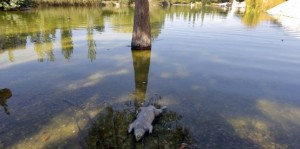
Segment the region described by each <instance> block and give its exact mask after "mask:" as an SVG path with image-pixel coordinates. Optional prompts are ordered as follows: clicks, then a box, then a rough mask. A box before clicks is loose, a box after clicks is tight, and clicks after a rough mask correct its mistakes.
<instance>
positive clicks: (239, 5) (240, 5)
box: [231, 0, 246, 8]
mask: <svg viewBox="0 0 300 149" xmlns="http://www.w3.org/2000/svg"><path fill="white" fill-rule="evenodd" d="M231 7H232V8H246V2H245V1H243V2H238V1H236V0H233V2H232V6H231Z"/></svg>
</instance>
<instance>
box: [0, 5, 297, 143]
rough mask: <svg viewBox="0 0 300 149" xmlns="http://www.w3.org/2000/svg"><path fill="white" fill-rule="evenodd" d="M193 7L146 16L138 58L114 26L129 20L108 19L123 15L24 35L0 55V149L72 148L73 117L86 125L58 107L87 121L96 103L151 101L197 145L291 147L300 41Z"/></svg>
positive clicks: (273, 29)
mask: <svg viewBox="0 0 300 149" xmlns="http://www.w3.org/2000/svg"><path fill="white" fill-rule="evenodd" d="M200 10H201V9H200ZM200 10H199V11H195V10H193V11H192V10H189V9H187V7H186V8H185V9H183V8H180V9H179V8H178V9H177V8H176V7H175V8H172V10H169V11H167V10H159V11H160V12H161V14H163V15H165V16H164V17H161V18H159V17H158V16H152V17H153V18H152V21H153V20H155V19H156V20H155V21H156V27H161V29H157V28H155V29H157V30H159V31H157V32H159V33H158V37H156V38H155V40H154V42H153V46H152V51H151V53H150V52H149V53H150V54H149V53H148V54H145V55H147V56H145V57H140V54H137V53H132V51H131V49H130V47H128V45H129V44H130V40H131V34H130V32H129V33H128V31H127V30H125V31H124V30H122V29H118V28H122V23H124V24H126V25H128V22H122V21H121V19H119V20H120V22H117V23H116V22H114V21H116V20H118V19H116V18H119V17H121V18H122V15H121V16H118V15H117V16H113V15H111V16H105V19H104V22H103V25H104V29H103V31H99V30H96V29H87V28H85V23H86V22H80V23H81V24H80V25H79V26H81V27H80V28H76V29H73V28H69V30H68V28H67V31H66V32H65V33H64V34H63V33H62V29H61V28H56V29H55V31H56V32H55V38H54V39H52V40H51V42H50V43H52V45H50V44H49V42H48V43H45V42H41V43H33V42H32V40H31V39H30V38H32V37H31V36H30V37H27V38H26V47H25V48H24V47H21V48H19V47H16V48H7V49H4V50H2V51H3V52H1V53H0V64H1V65H0V70H1V72H0V74H1V76H2V77H1V78H0V82H1V86H0V87H1V88H9V89H10V90H11V91H12V93H13V97H11V98H10V99H9V100H8V101H7V104H8V106H9V110H10V113H11V115H10V116H6V115H5V113H4V111H0V112H1V113H0V114H1V118H0V121H1V124H0V130H1V131H0V134H1V135H0V136H1V137H0V146H1V145H4V146H5V147H19V148H21V147H23V148H24V147H27V148H32V147H40V148H43V147H53V146H66V145H70V144H72V145H75V146H76V145H78V142H77V138H76V134H78V128H77V126H76V125H75V121H78V123H77V124H79V125H80V127H82V128H86V126H88V125H87V123H88V120H87V118H86V116H85V114H83V113H82V110H78V109H76V108H73V107H72V106H70V105H69V104H66V103H65V102H64V101H68V102H71V103H72V104H74V105H78V106H79V107H80V108H81V109H84V110H85V111H86V112H87V113H88V114H89V115H90V117H92V118H94V117H96V115H97V114H98V113H99V112H100V111H102V110H103V109H102V108H101V106H100V105H101V104H102V103H103V102H104V101H105V102H108V103H109V104H112V106H113V107H114V108H115V109H122V108H124V107H127V106H128V104H129V105H130V102H132V101H133V100H134V99H136V98H138V97H142V98H143V97H144V96H145V100H146V101H147V100H149V99H151V97H153V96H156V95H159V96H161V97H162V99H161V100H159V103H160V104H161V105H167V106H168V110H170V111H174V112H175V113H176V114H177V116H182V120H181V121H180V124H181V125H182V126H184V127H185V128H186V129H188V130H189V132H190V133H191V136H192V138H194V140H195V141H196V142H197V145H198V147H201V148H205V147H206V148H224V146H226V147H225V148H299V146H300V144H299V141H300V140H299V138H300V136H299V134H300V132H299V130H300V129H299V128H300V125H299V124H300V120H299V115H300V113H299V110H300V107H299V106H300V102H299V99H298V96H299V92H298V91H299V89H300V86H299V84H300V79H299V75H300V70H299V69H298V68H299V65H300V57H299V54H300V53H299V52H300V51H299V47H300V44H299V39H297V38H294V37H292V36H290V35H288V34H286V33H285V32H284V31H283V29H282V28H279V27H278V26H277V25H276V26H275V27H274V24H273V23H272V22H270V21H268V20H266V21H262V22H261V23H260V24H258V25H257V26H256V27H251V28H249V27H247V26H245V25H244V24H245V23H247V22H246V21H241V18H239V17H235V16H233V17H226V15H225V16H224V12H221V13H220V12H215V11H214V10H206V11H205V12H203V11H200ZM157 11H158V10H157ZM190 11H191V13H189V12H190ZM84 12H85V11H84ZM87 12H88V11H87ZM87 12H86V13H87ZM203 13H204V15H202V14H203ZM124 14H126V13H124ZM128 14H129V16H130V15H132V13H128ZM225 14H226V12H225ZM94 17H95V16H94ZM114 17H116V18H114ZM123 17H124V16H123ZM72 18H73V17H72V16H71V20H70V21H71V22H72ZM95 18H96V19H95ZM95 18H94V19H93V20H101V19H99V18H98V17H95ZM73 20H75V18H74V19H73ZM112 20H113V21H112ZM125 20H126V19H125ZM248 20H249V19H248ZM252 22H253V21H252ZM159 23H160V25H157V24H159ZM243 23H244V24H243ZM71 24H72V25H74V26H76V22H75V21H74V22H72V23H71ZM82 24H84V25H82ZM155 29H154V30H155ZM117 31H119V32H117ZM68 35H69V36H68ZM70 35H71V37H70ZM62 37H64V38H62ZM282 39H284V40H283V41H282ZM71 43H72V44H71ZM47 44H48V45H47ZM64 44H65V45H64ZM39 45H40V46H41V48H40V51H41V52H39V49H38V48H37V47H39ZM49 47H52V49H53V51H52V52H53V55H54V56H55V60H54V61H51V59H50V57H49V56H51V54H49V50H47V49H49ZM70 47H72V48H71V50H70ZM18 48H19V49H18ZM62 49H65V50H66V51H65V53H63V50H62ZM68 49H69V50H70V51H68ZM93 50H95V51H93ZM10 52H12V54H13V60H11V59H10V57H9V54H10ZM47 52H48V53H47ZM50 52H51V50H50ZM68 52H69V53H68ZM70 53H71V54H70ZM64 54H65V55H64ZM66 54H70V55H66ZM93 54H95V55H93ZM93 56H96V57H95V59H93ZM150 56H151V58H150ZM66 57H69V59H66ZM38 58H43V62H41V61H37V59H38ZM150 59H151V60H150ZM140 64H142V65H147V66H145V67H141V66H140ZM148 67H149V68H148ZM146 69H148V70H146ZM145 78H146V80H145V81H143V80H144V79H145ZM140 92H145V93H140ZM144 94H145V95H144ZM125 129H126V128H125ZM74 142H76V143H74Z"/></svg>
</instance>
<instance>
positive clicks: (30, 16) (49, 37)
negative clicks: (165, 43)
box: [0, 7, 227, 62]
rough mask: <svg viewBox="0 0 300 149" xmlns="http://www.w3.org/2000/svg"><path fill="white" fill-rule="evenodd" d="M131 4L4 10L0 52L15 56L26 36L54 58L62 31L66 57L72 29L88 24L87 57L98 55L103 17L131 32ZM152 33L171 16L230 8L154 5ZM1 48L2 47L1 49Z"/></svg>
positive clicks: (41, 57) (40, 54)
mask: <svg viewBox="0 0 300 149" xmlns="http://www.w3.org/2000/svg"><path fill="white" fill-rule="evenodd" d="M133 12H134V11H133V9H132V8H119V9H111V8H102V9H95V8H80V10H78V8H68V9H66V8H51V9H44V10H37V11H29V12H9V13H1V15H2V17H1V18H0V22H9V23H1V25H0V30H3V31H4V32H3V33H2V34H3V36H1V37H0V39H1V40H0V54H1V53H3V51H4V50H9V59H10V60H11V61H13V60H14V56H13V52H12V51H14V50H16V49H20V48H21V49H26V40H27V37H30V39H31V42H33V43H34V49H35V51H36V53H37V59H38V61H40V62H43V61H45V59H46V60H48V61H54V60H55V55H54V50H55V49H54V45H53V42H54V41H55V35H56V33H57V32H59V33H60V34H61V48H62V49H61V50H62V54H63V55H64V57H65V58H66V59H68V60H69V59H70V58H71V55H72V52H73V48H74V47H73V44H74V43H73V39H72V38H73V37H72V36H74V35H73V34H72V31H73V30H74V29H76V28H82V27H87V43H88V47H87V50H88V58H89V59H90V60H91V61H93V60H95V59H96V45H95V41H94V39H93V35H94V33H95V32H96V31H98V32H103V31H104V17H109V21H110V23H111V24H112V25H113V26H114V27H113V29H114V31H116V32H125V33H132V26H133V14H134V13H133ZM150 13H151V14H150V20H151V26H152V29H151V34H152V35H151V37H152V39H155V38H157V37H158V36H159V34H160V32H161V29H162V28H163V25H164V23H165V19H166V18H167V17H168V18H169V19H170V20H171V21H172V20H173V19H174V18H180V19H182V18H183V19H184V20H186V21H192V22H193V23H195V22H196V21H198V20H199V19H202V20H203V19H204V16H205V15H206V14H211V15H222V16H223V15H224V16H226V15H227V11H225V10H221V9H214V8H209V7H201V8H197V9H190V8H189V7H170V8H165V9H162V8H161V7H153V8H151V10H150ZM1 49H2V50H1Z"/></svg>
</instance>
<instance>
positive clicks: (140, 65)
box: [131, 50, 151, 105]
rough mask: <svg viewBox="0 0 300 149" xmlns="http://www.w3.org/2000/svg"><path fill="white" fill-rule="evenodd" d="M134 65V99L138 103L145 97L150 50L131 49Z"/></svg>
mask: <svg viewBox="0 0 300 149" xmlns="http://www.w3.org/2000/svg"><path fill="white" fill-rule="evenodd" d="M131 52H132V60H133V67H134V80H135V100H136V104H137V105H139V104H140V103H142V102H143V100H144V99H145V95H146V91H147V84H148V74H149V69H150V57H151V50H131Z"/></svg>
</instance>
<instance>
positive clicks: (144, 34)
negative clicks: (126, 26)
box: [131, 0, 151, 50]
mask: <svg viewBox="0 0 300 149" xmlns="http://www.w3.org/2000/svg"><path fill="white" fill-rule="evenodd" d="M131 48H132V49H136V50H149V49H151V28H150V15H149V2H148V0H135V11H134V24H133V33H132V41H131Z"/></svg>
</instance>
